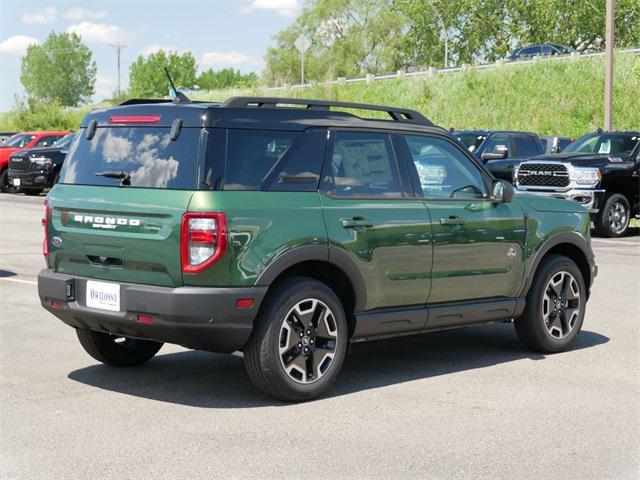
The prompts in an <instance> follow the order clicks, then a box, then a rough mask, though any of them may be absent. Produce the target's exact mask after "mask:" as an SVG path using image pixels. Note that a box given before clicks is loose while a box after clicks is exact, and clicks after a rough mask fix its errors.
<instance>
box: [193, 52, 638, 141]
mask: <svg viewBox="0 0 640 480" xmlns="http://www.w3.org/2000/svg"><path fill="white" fill-rule="evenodd" d="M614 87H615V89H614V115H613V121H614V128H616V129H632V128H633V129H640V56H638V55H631V54H618V55H617V56H616V58H615V73H614ZM603 92H604V59H603V58H602V57H599V58H591V59H582V60H564V61H563V60H554V59H552V60H540V61H538V62H535V63H531V64H526V65H505V66H502V67H499V68H490V69H483V70H477V69H473V68H471V69H469V70H467V71H464V72H458V73H446V74H445V73H441V74H437V75H434V76H433V77H420V78H411V79H404V80H379V81H375V82H373V83H371V84H366V83H365V82H361V83H353V84H342V85H317V86H314V87H311V88H305V89H291V90H288V91H282V90H279V91H277V92H273V91H271V92H269V91H265V90H261V89H255V90H252V91H240V90H217V91H211V92H206V93H203V94H201V95H200V96H199V98H201V99H207V100H225V99H226V98H228V97H230V96H232V95H240V94H251V95H278V96H292V97H306V98H323V99H331V100H341V101H354V102H365V103H378V104H389V105H395V106H400V107H407V108H413V109H416V110H419V111H420V112H422V113H423V114H425V115H426V116H427V117H428V118H430V119H431V120H432V121H433V122H435V123H436V124H438V125H441V126H444V127H447V128H449V127H454V128H490V129H517V130H528V131H533V132H537V133H539V134H547V135H552V134H555V135H568V136H579V135H582V134H584V133H585V132H587V131H590V130H594V129H596V128H597V127H601V126H602V125H603V122H604V113H603V111H604V110H603V95H604V93H603Z"/></svg>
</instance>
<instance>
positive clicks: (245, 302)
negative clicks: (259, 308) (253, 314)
mask: <svg viewBox="0 0 640 480" xmlns="http://www.w3.org/2000/svg"><path fill="white" fill-rule="evenodd" d="M251 307H253V298H239V299H237V300H236V308H251Z"/></svg>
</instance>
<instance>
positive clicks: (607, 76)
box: [604, 0, 615, 130]
mask: <svg viewBox="0 0 640 480" xmlns="http://www.w3.org/2000/svg"><path fill="white" fill-rule="evenodd" d="M614 3H615V0H607V19H606V32H605V47H606V49H605V57H604V129H605V130H612V129H613V118H612V113H613V112H612V109H613V46H614V22H613V17H614V11H615V10H614Z"/></svg>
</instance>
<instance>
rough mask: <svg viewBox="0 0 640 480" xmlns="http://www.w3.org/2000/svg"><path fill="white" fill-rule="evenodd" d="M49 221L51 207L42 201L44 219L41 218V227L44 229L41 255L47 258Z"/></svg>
mask: <svg viewBox="0 0 640 480" xmlns="http://www.w3.org/2000/svg"><path fill="white" fill-rule="evenodd" d="M50 220H51V207H50V206H49V202H47V201H46V200H45V201H44V217H43V218H42V221H41V223H42V226H43V227H44V239H43V240H42V254H43V255H44V256H45V257H48V256H49V221H50Z"/></svg>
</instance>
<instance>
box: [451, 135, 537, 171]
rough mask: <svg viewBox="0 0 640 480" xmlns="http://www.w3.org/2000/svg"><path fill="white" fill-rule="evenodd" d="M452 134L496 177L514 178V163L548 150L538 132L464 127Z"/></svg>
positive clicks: (516, 163)
mask: <svg viewBox="0 0 640 480" xmlns="http://www.w3.org/2000/svg"><path fill="white" fill-rule="evenodd" d="M452 135H453V136H454V137H455V138H456V139H457V140H458V141H459V142H460V143H462V144H463V145H464V146H465V147H466V149H467V150H469V151H470V152H471V153H472V154H473V155H475V157H476V158H477V159H478V160H480V161H481V162H482V163H483V164H484V165H485V167H487V169H489V171H490V172H491V173H492V174H493V176H494V177H496V178H499V179H500V180H506V181H508V182H511V181H512V172H513V167H514V166H515V165H518V164H520V163H521V162H523V161H524V160H528V159H529V158H531V157H533V156H536V155H541V154H543V153H544V152H545V149H544V147H543V145H542V142H541V141H540V138H539V137H538V135H536V134H535V133H530V132H515V131H510V130H461V131H453V132H452Z"/></svg>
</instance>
